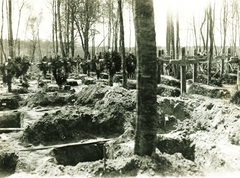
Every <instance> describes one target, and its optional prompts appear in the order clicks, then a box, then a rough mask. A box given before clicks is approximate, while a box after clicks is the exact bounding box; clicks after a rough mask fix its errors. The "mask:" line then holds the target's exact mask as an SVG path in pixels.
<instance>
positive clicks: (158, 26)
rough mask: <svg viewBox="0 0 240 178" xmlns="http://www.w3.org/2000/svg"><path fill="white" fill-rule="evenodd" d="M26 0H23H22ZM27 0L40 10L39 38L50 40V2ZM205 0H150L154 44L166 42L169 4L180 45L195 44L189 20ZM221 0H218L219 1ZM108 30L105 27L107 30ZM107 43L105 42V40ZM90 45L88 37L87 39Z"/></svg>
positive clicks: (128, 23)
mask: <svg viewBox="0 0 240 178" xmlns="http://www.w3.org/2000/svg"><path fill="white" fill-rule="evenodd" d="M13 1H16V3H18V4H21V2H22V1H24V0H13ZM25 1H26V0H25ZM27 1H28V3H30V4H31V5H32V10H31V13H32V14H33V15H36V16H38V17H39V14H40V12H42V21H41V24H40V26H39V33H40V38H42V39H49V40H51V23H52V15H51V9H50V5H49V0H27ZM207 1H208V0H153V3H154V14H155V16H154V18H155V30H156V43H157V46H165V41H166V11H167V8H168V7H170V9H171V11H172V12H173V14H175V13H176V12H179V19H180V43H181V46H191V45H194V44H193V43H194V41H193V31H192V26H191V25H190V23H189V21H191V19H192V17H193V15H195V16H196V17H197V18H196V23H200V22H201V21H199V20H202V16H203V14H202V13H201V12H203V9H204V5H205V4H206V2H207ZM220 1H221V0H218V2H220ZM129 13H130V11H129V9H127V10H125V11H124V29H125V46H126V47H128V46H134V40H135V36H134V25H133V19H131V20H129V17H132V14H131V13H130V15H129ZM28 16H29V13H26V12H25V11H24V12H23V14H22V18H21V28H20V34H19V36H20V37H21V38H27V35H26V33H25V31H26V20H27V17H28ZM18 18H19V15H18V9H17V8H16V9H14V15H13V23H14V25H15V27H14V32H13V33H14V37H15V34H16V32H15V31H16V24H17V22H18ZM102 29H103V27H102V26H101V27H99V28H98V30H99V31H100V33H102V32H101V31H102ZM105 31H107V27H106V30H105ZM102 39H103V35H102V34H99V35H98V36H96V37H95V43H96V45H99V44H100V42H101V41H102ZM106 44H107V42H106ZM90 45H91V40H90Z"/></svg>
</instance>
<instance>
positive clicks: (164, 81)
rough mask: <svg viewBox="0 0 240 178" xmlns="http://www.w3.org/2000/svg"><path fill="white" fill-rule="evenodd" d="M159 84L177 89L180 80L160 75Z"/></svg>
mask: <svg viewBox="0 0 240 178" xmlns="http://www.w3.org/2000/svg"><path fill="white" fill-rule="evenodd" d="M161 84H165V85H169V86H172V87H177V88H180V84H181V82H180V80H178V79H176V78H174V77H172V76H168V75H161Z"/></svg>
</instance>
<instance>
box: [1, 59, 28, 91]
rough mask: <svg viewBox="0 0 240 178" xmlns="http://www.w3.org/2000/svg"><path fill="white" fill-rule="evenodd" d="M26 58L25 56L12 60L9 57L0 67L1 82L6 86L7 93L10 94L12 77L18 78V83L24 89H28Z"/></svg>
mask: <svg viewBox="0 0 240 178" xmlns="http://www.w3.org/2000/svg"><path fill="white" fill-rule="evenodd" d="M30 65H31V64H30V62H29V60H28V57H27V56H25V57H23V58H21V57H15V58H14V59H12V57H11V56H9V57H8V58H7V61H6V62H5V63H3V64H2V65H1V66H0V69H1V74H2V81H3V83H6V84H7V86H8V92H12V79H13V77H16V78H20V83H21V84H22V86H24V87H28V86H29V84H28V80H27V77H26V74H27V71H28V69H29V67H30Z"/></svg>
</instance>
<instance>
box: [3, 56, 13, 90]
mask: <svg viewBox="0 0 240 178" xmlns="http://www.w3.org/2000/svg"><path fill="white" fill-rule="evenodd" d="M13 76H14V65H13V62H12V58H11V57H10V56H9V57H8V61H7V62H5V64H4V73H3V82H4V83H7V86H8V92H12V78H13Z"/></svg>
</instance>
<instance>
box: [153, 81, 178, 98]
mask: <svg viewBox="0 0 240 178" xmlns="http://www.w3.org/2000/svg"><path fill="white" fill-rule="evenodd" d="M157 95H160V96H173V97H178V96H180V95H181V91H180V89H179V88H177V87H172V86H169V85H164V84H158V86H157Z"/></svg>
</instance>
